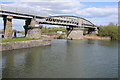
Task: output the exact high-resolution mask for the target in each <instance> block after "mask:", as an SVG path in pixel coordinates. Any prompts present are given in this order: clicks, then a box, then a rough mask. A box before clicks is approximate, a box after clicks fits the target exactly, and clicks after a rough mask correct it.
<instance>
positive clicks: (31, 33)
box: [26, 18, 42, 38]
mask: <svg viewBox="0 0 120 80" xmlns="http://www.w3.org/2000/svg"><path fill="white" fill-rule="evenodd" d="M41 28H42V25H39V23H38V22H37V21H36V20H35V19H34V18H33V19H32V20H31V22H30V25H29V26H28V28H27V35H26V37H29V38H41Z"/></svg>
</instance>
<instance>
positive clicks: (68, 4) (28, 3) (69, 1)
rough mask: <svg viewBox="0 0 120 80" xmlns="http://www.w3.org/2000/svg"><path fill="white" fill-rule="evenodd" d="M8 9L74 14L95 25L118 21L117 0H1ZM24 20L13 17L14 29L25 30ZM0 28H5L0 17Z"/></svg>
mask: <svg viewBox="0 0 120 80" xmlns="http://www.w3.org/2000/svg"><path fill="white" fill-rule="evenodd" d="M0 4H2V6H3V8H4V9H6V10H11V11H15V10H16V8H17V9H18V11H20V12H23V13H24V12H29V13H31V14H36V15H42V16H49V15H74V16H79V17H83V18H86V19H88V20H90V21H91V22H93V23H94V24H95V25H107V24H109V23H110V22H112V23H114V24H117V23H118V2H117V0H101V2H100V1H99V2H97V1H96V0H84V2H83V1H81V0H44V1H43V0H34V2H33V0H2V1H1V2H0ZM23 25H24V20H17V19H13V29H17V30H23V28H22V26H23ZM0 29H3V20H2V18H0Z"/></svg>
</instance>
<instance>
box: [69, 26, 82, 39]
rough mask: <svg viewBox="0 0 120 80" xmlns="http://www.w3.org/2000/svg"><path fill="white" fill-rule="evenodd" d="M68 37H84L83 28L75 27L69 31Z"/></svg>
mask: <svg viewBox="0 0 120 80" xmlns="http://www.w3.org/2000/svg"><path fill="white" fill-rule="evenodd" d="M67 39H70V40H74V39H78V40H79V39H83V29H80V28H73V29H72V30H71V32H70V33H69V35H68V36H67Z"/></svg>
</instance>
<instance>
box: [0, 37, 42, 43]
mask: <svg viewBox="0 0 120 80" xmlns="http://www.w3.org/2000/svg"><path fill="white" fill-rule="evenodd" d="M28 40H40V39H35V38H27V37H23V38H12V39H1V40H0V42H15V41H28Z"/></svg>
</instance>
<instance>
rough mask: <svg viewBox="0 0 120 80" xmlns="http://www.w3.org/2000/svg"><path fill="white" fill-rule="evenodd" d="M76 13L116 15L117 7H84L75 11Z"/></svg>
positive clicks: (87, 15) (86, 15)
mask: <svg viewBox="0 0 120 80" xmlns="http://www.w3.org/2000/svg"><path fill="white" fill-rule="evenodd" d="M76 13H77V14H78V15H81V16H85V17H110V16H113V15H117V13H118V9H117V8H116V7H110V8H109V7H106V8H96V7H91V8H86V9H83V10H79V11H77V12H76Z"/></svg>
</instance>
